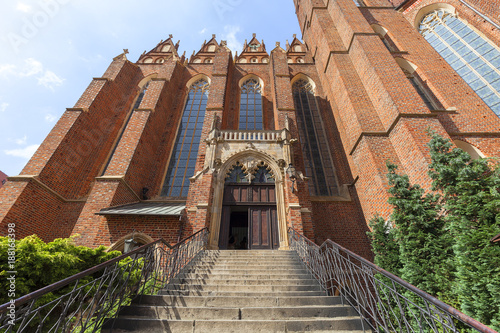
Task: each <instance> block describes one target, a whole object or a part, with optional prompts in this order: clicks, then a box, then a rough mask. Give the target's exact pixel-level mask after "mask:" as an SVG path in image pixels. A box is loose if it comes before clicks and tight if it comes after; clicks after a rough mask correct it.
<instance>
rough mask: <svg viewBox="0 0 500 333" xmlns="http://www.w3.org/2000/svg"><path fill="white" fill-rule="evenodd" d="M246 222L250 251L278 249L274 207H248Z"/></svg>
mask: <svg viewBox="0 0 500 333" xmlns="http://www.w3.org/2000/svg"><path fill="white" fill-rule="evenodd" d="M248 221H249V222H248V233H249V237H248V238H249V245H250V249H273V248H274V249H277V248H279V234H278V223H277V219H276V207H269V206H267V207H266V206H263V207H257V206H251V207H249V209H248Z"/></svg>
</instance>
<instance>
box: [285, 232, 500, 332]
mask: <svg viewBox="0 0 500 333" xmlns="http://www.w3.org/2000/svg"><path fill="white" fill-rule="evenodd" d="M288 234H289V241H290V248H291V249H292V250H295V251H296V252H297V253H298V255H299V257H300V258H301V259H302V261H303V262H304V263H305V265H306V266H307V267H308V268H309V270H310V271H311V272H312V273H313V275H314V276H315V278H316V279H317V280H318V281H319V283H320V284H321V286H322V288H323V289H324V290H325V291H327V292H328V294H329V295H340V296H341V297H342V299H343V300H345V301H347V302H348V303H349V304H350V305H351V306H353V307H354V308H355V309H356V311H357V312H358V314H359V315H360V316H361V317H362V318H363V319H364V321H365V322H366V323H367V324H368V325H369V326H370V327H371V329H372V330H373V331H375V332H436V333H438V332H439V333H441V332H457V333H458V332H463V331H464V329H465V330H467V329H468V330H470V329H473V330H475V331H478V332H483V333H497V332H496V331H495V330H493V329H491V328H489V327H488V326H486V325H484V324H482V323H480V322H478V321H477V320H475V319H473V318H471V317H469V316H467V315H465V314H464V313H462V312H460V311H458V310H457V309H455V308H453V307H452V306H450V305H448V304H446V303H444V302H442V301H440V300H439V299H437V298H435V297H433V296H431V295H429V294H428V293H426V292H425V291H423V290H421V289H418V288H417V287H415V286H413V285H411V284H409V283H408V282H406V281H404V280H402V279H401V278H399V277H397V276H396V275H394V274H392V273H390V272H388V271H386V270H384V269H382V268H380V267H378V266H377V265H375V264H373V263H372V262H370V261H368V260H366V259H365V258H363V257H361V256H359V255H357V254H355V253H354V252H352V251H349V250H348V249H346V248H344V247H342V246H341V245H339V244H337V243H335V242H333V241H331V240H329V239H328V240H326V241H325V242H323V244H322V245H321V246H318V245H317V244H315V243H314V242H312V241H311V240H309V239H307V238H306V237H305V236H304V235H302V234H300V233H299V232H297V231H296V230H294V229H293V228H289V229H288ZM458 322H460V323H461V324H458V326H457V323H458ZM461 326H462V327H461Z"/></svg>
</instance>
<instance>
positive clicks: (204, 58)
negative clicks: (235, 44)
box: [189, 34, 219, 64]
mask: <svg viewBox="0 0 500 333" xmlns="http://www.w3.org/2000/svg"><path fill="white" fill-rule="evenodd" d="M218 48H219V43H217V40H216V39H215V34H214V35H212V39H210V40H209V41H208V42H207V41H204V42H203V45H202V46H201V49H200V50H199V51H198V52H197V53H196V54H195V53H194V51H193V54H192V55H191V58H190V59H189V62H190V63H193V64H211V63H213V62H214V57H215V51H217V49H218Z"/></svg>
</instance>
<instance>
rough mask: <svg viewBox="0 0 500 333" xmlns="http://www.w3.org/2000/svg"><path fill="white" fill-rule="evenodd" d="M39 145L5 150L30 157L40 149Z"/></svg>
mask: <svg viewBox="0 0 500 333" xmlns="http://www.w3.org/2000/svg"><path fill="white" fill-rule="evenodd" d="M38 147H40V145H30V146H27V147H25V148H20V149H12V150H4V151H3V152H4V153H5V154H7V155H10V156H14V157H22V158H25V159H30V158H31V156H33V154H34V153H35V151H36V150H37V149H38Z"/></svg>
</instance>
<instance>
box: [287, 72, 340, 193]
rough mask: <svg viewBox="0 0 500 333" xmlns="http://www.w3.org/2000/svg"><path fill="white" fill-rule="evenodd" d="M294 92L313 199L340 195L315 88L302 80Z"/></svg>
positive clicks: (294, 87) (305, 163)
mask: <svg viewBox="0 0 500 333" xmlns="http://www.w3.org/2000/svg"><path fill="white" fill-rule="evenodd" d="M292 90H293V99H294V102H295V109H296V110H297V127H298V129H299V135H300V143H301V146H302V153H303V155H304V165H305V174H306V176H308V177H310V178H311V180H310V181H309V192H310V193H311V195H312V196H332V195H337V194H338V186H337V180H336V177H335V169H334V167H333V163H332V158H331V156H330V148H329V146H328V138H327V136H326V132H325V129H324V126H323V120H322V119H321V114H320V110H319V107H318V103H317V101H316V97H315V96H314V92H313V87H312V85H311V84H310V83H309V82H308V81H306V80H304V79H299V80H297V81H295V83H294V84H293V86H292Z"/></svg>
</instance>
